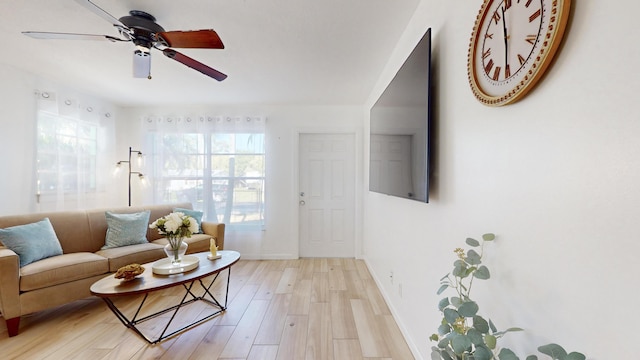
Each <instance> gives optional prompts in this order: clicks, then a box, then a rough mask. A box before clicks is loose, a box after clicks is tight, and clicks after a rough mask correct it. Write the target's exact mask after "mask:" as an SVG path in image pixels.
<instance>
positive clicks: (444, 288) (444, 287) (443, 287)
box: [438, 285, 449, 295]
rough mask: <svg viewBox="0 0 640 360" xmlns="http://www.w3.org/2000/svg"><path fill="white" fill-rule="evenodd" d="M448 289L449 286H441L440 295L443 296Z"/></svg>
mask: <svg viewBox="0 0 640 360" xmlns="http://www.w3.org/2000/svg"><path fill="white" fill-rule="evenodd" d="M448 287H449V285H442V286H440V289H438V295H440V294H442V293H443V292H444V291H445V290H447V288H448Z"/></svg>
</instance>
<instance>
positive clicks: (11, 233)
mask: <svg viewBox="0 0 640 360" xmlns="http://www.w3.org/2000/svg"><path fill="white" fill-rule="evenodd" d="M0 242H2V243H3V244H4V246H6V247H8V248H9V249H11V250H13V251H14V252H15V253H16V254H18V256H19V257H20V267H23V266H25V265H28V264H31V263H32V262H34V261H38V260H40V259H45V258H48V257H51V256H56V255H62V247H61V246H60V242H59V241H58V237H57V236H56V233H55V231H54V230H53V226H51V222H50V221H49V219H48V218H44V219H42V220H40V221H38V222H35V223H31V224H26V225H17V226H12V227H8V228H5V229H0Z"/></svg>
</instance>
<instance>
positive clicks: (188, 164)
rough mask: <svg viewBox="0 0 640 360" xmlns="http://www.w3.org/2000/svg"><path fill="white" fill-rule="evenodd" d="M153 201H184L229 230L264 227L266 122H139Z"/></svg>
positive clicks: (171, 118) (201, 118) (222, 118)
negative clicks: (223, 224)
mask: <svg viewBox="0 0 640 360" xmlns="http://www.w3.org/2000/svg"><path fill="white" fill-rule="evenodd" d="M141 121H142V126H143V128H144V129H145V130H146V133H147V141H146V145H145V152H146V154H147V156H151V158H152V159H151V161H150V162H149V161H148V162H147V165H149V163H151V167H152V169H151V172H152V178H151V184H152V186H153V199H151V201H153V202H156V203H159V202H173V201H188V202H191V203H192V205H193V207H194V208H195V209H197V210H201V211H203V212H204V219H205V220H208V221H216V222H224V223H225V224H227V226H228V229H229V230H234V229H244V230H255V229H259V230H262V229H263V226H264V200H265V197H264V182H265V171H264V170H265V169H264V164H265V144H264V133H265V122H266V121H265V118H264V117H263V116H230V115H209V114H201V115H197V114H196V115H193V114H191V115H164V116H146V117H143V118H142V119H141Z"/></svg>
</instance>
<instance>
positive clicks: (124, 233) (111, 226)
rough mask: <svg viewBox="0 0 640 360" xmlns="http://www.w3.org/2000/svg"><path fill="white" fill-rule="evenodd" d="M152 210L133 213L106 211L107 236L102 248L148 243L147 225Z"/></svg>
mask: <svg viewBox="0 0 640 360" xmlns="http://www.w3.org/2000/svg"><path fill="white" fill-rule="evenodd" d="M150 214H151V212H150V211H148V210H147V211H142V212H138V213H133V214H116V213H112V212H110V211H105V213H104V215H105V217H106V219H107V236H106V238H105V245H104V246H103V247H102V249H111V248H116V247H120V246H127V245H135V244H145V243H147V226H149V215H150Z"/></svg>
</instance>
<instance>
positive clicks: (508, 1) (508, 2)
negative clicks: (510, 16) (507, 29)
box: [504, 0, 511, 10]
mask: <svg viewBox="0 0 640 360" xmlns="http://www.w3.org/2000/svg"><path fill="white" fill-rule="evenodd" d="M510 7H511V0H504V9H505V10H508V9H509V8H510Z"/></svg>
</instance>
